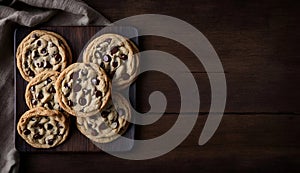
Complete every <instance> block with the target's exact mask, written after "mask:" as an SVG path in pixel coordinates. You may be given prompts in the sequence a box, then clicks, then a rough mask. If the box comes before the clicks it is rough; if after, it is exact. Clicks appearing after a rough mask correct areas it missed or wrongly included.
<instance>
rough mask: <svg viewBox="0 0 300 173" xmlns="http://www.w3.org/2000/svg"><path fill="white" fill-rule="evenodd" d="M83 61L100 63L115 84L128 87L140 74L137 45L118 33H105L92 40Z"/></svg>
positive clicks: (115, 85) (117, 86)
mask: <svg viewBox="0 0 300 173" xmlns="http://www.w3.org/2000/svg"><path fill="white" fill-rule="evenodd" d="M83 61H84V62H92V63H96V64H99V65H100V66H101V68H103V69H104V70H105V71H106V73H107V74H108V75H109V76H110V78H113V77H114V80H113V86H114V87H116V88H125V87H128V86H129V85H130V84H131V83H132V82H133V80H135V78H136V76H137V74H138V67H139V56H138V49H137V47H136V46H135V45H134V44H133V43H132V42H131V41H130V40H129V39H127V38H125V37H123V36H121V35H118V34H103V35H101V36H99V37H96V38H95V39H94V40H92V41H91V42H90V43H89V44H88V45H87V47H86V48H85V50H84V52H83Z"/></svg>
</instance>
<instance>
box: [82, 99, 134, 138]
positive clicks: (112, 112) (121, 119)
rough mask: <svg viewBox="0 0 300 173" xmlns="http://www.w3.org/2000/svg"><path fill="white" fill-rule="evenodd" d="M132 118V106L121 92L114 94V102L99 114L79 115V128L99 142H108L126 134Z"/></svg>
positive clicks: (88, 136)
mask: <svg viewBox="0 0 300 173" xmlns="http://www.w3.org/2000/svg"><path fill="white" fill-rule="evenodd" d="M130 118H131V111H130V106H129V103H128V102H127V100H126V99H125V98H124V97H123V96H122V95H120V94H117V93H115V94H114V102H112V101H111V100H110V102H109V104H107V106H106V107H105V108H104V109H103V110H102V111H101V112H100V113H98V114H96V115H93V116H89V117H77V118H76V122H77V128H78V129H79V131H80V132H81V133H82V134H83V135H85V136H86V137H87V138H89V139H91V140H92V141H94V142H98V143H108V142H111V141H113V140H115V139H117V138H118V137H119V136H121V135H122V134H124V133H125V132H126V130H127V128H128V126H129V124H130V123H129V120H130Z"/></svg>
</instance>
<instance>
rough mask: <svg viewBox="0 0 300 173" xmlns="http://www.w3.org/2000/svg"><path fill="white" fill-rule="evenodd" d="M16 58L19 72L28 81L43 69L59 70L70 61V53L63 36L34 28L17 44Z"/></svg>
mask: <svg viewBox="0 0 300 173" xmlns="http://www.w3.org/2000/svg"><path fill="white" fill-rule="evenodd" d="M16 58H17V66H18V69H19V71H20V74H21V75H22V77H23V78H24V79H25V80H26V81H30V80H31V79H33V78H34V77H35V76H36V75H37V74H39V73H41V72H43V71H50V70H54V71H58V72H61V71H62V70H64V69H65V68H66V67H67V64H68V63H70V62H71V61H72V53H71V50H70V48H69V46H68V45H67V42H66V41H65V39H64V38H63V37H61V36H59V35H58V34H56V33H54V32H50V31H44V30H34V31H32V32H31V33H30V34H29V35H28V36H26V37H25V38H24V39H23V40H22V42H21V43H20V44H19V46H18V48H17V54H16Z"/></svg>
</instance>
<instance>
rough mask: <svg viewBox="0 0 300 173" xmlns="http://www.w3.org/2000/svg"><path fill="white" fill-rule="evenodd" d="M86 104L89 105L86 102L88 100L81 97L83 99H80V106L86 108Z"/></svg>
mask: <svg viewBox="0 0 300 173" xmlns="http://www.w3.org/2000/svg"><path fill="white" fill-rule="evenodd" d="M86 103H87V101H86V99H85V98H84V97H81V98H80V99H79V104H80V105H81V106H84V105H85V104H86Z"/></svg>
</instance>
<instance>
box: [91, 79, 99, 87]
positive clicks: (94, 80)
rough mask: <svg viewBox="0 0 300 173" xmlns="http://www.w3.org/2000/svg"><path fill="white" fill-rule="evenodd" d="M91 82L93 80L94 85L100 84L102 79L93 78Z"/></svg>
mask: <svg viewBox="0 0 300 173" xmlns="http://www.w3.org/2000/svg"><path fill="white" fill-rule="evenodd" d="M91 82H92V83H93V84H94V85H99V83H100V80H99V79H97V78H92V79H91Z"/></svg>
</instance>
